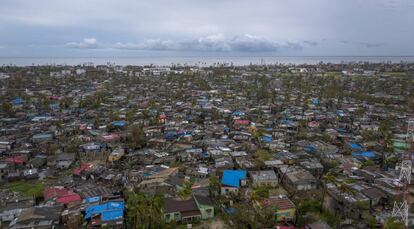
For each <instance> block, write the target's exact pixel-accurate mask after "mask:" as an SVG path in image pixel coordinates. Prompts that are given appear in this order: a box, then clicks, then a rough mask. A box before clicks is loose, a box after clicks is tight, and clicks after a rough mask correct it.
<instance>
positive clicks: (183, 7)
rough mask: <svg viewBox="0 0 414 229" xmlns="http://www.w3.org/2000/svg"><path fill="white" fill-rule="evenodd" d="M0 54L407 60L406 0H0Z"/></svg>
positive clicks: (413, 8) (413, 30)
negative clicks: (355, 57)
mask: <svg viewBox="0 0 414 229" xmlns="http://www.w3.org/2000/svg"><path fill="white" fill-rule="evenodd" d="M1 5H2V7H0V34H1V36H0V56H1V57H8V56H31V57H36V56H39V57H42V56H97V57H99V56H140V55H141V56H143V55H148V56H157V55H159V56H172V55H177V56H196V55H198V56H203V55H206V56H214V55H217V56H231V55H242V56H249V55H255V56H260V55H262V56H411V55H414V45H413V44H414V39H413V37H414V24H413V23H412V21H414V2H413V1H410V0H347V1H339V0H314V1H308V0H292V1H281V0H263V1H259V2H257V1H247V0H238V1H237V0H211V1H198V0H195V1H188V0H187V1H185V0H173V1H171V0H170V1H168V0H155V1H133V0H121V1H106V0H100V1H98V0H90V1H80V0H71V1H69V0H60V1H53V0H39V1H24V0H3V1H2V4H1Z"/></svg>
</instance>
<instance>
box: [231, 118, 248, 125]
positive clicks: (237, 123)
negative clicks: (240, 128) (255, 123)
mask: <svg viewBox="0 0 414 229" xmlns="http://www.w3.org/2000/svg"><path fill="white" fill-rule="evenodd" d="M234 124H235V125H249V124H250V121H249V120H245V119H237V120H234Z"/></svg>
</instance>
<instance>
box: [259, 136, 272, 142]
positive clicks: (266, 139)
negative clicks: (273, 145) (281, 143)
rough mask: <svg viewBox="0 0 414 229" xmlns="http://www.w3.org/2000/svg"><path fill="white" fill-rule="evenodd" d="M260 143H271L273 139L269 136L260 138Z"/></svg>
mask: <svg viewBox="0 0 414 229" xmlns="http://www.w3.org/2000/svg"><path fill="white" fill-rule="evenodd" d="M261 139H262V141H263V142H271V141H273V138H272V137H271V136H262V138H261Z"/></svg>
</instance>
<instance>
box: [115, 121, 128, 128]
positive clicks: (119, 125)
mask: <svg viewBox="0 0 414 229" xmlns="http://www.w3.org/2000/svg"><path fill="white" fill-rule="evenodd" d="M127 124H128V122H126V121H114V122H112V125H114V126H118V127H123V126H126V125H127Z"/></svg>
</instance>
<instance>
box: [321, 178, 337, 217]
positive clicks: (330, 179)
mask: <svg viewBox="0 0 414 229" xmlns="http://www.w3.org/2000/svg"><path fill="white" fill-rule="evenodd" d="M322 180H323V184H322V185H323V192H322V199H321V208H320V209H321V212H322V209H323V203H324V202H325V197H326V193H327V191H328V188H327V186H326V185H327V184H328V183H333V184H334V185H336V184H337V180H336V176H335V174H334V173H333V172H332V171H329V172H328V173H326V174H325V175H324V176H323V177H322Z"/></svg>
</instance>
